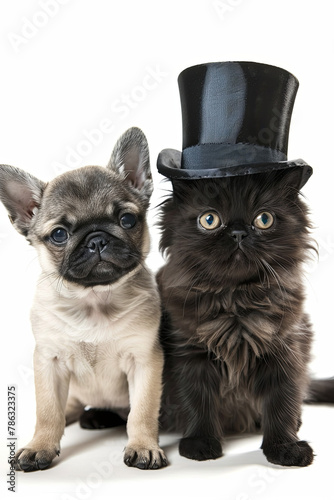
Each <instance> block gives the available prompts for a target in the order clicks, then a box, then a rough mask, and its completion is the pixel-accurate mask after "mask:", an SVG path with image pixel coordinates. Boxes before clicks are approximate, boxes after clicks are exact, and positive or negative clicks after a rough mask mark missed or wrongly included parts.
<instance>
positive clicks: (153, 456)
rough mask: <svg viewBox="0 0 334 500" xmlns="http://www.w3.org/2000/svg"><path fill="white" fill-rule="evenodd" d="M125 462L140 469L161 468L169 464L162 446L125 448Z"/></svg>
mask: <svg viewBox="0 0 334 500" xmlns="http://www.w3.org/2000/svg"><path fill="white" fill-rule="evenodd" d="M124 463H125V464H126V465H127V466H129V467H137V468H138V469H161V468H162V467H166V466H167V465H168V461H167V458H166V455H165V454H164V452H163V451H162V449H161V448H154V449H147V448H141V447H139V446H138V447H137V446H127V447H126V448H125V451H124Z"/></svg>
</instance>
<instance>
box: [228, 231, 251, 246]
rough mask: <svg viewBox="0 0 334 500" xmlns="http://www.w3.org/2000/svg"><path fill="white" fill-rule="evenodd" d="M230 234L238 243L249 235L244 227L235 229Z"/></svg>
mask: <svg viewBox="0 0 334 500" xmlns="http://www.w3.org/2000/svg"><path fill="white" fill-rule="evenodd" d="M230 234H231V236H232V238H233V239H234V240H235V241H236V242H237V243H241V242H242V240H243V239H244V238H246V236H248V233H247V231H245V230H244V229H234V230H233V231H231V233H230Z"/></svg>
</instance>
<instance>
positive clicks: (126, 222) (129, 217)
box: [119, 213, 137, 229]
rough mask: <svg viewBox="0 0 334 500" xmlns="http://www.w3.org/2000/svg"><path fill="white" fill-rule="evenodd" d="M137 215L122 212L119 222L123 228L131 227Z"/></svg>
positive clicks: (134, 223)
mask: <svg viewBox="0 0 334 500" xmlns="http://www.w3.org/2000/svg"><path fill="white" fill-rule="evenodd" d="M136 222H137V217H136V216H135V215H134V214H130V213H126V214H123V215H122V217H121V218H120V220H119V223H120V225H121V227H122V228H123V229H131V228H132V227H134V226H135V225H136Z"/></svg>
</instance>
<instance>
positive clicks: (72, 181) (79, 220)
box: [28, 167, 149, 287]
mask: <svg viewBox="0 0 334 500" xmlns="http://www.w3.org/2000/svg"><path fill="white" fill-rule="evenodd" d="M146 208H147V206H145V204H144V203H140V199H139V198H138V196H136V195H135V193H134V192H133V190H131V189H130V188H129V184H128V182H127V180H126V179H124V177H123V176H121V175H119V174H118V173H117V172H113V171H110V170H107V169H104V168H101V167H84V168H81V169H79V170H76V171H72V172H69V173H67V174H65V175H62V176H60V177H58V178H56V179H55V180H54V181H52V182H51V183H50V184H49V185H48V186H47V187H46V189H45V191H44V196H43V198H42V203H41V206H40V208H39V210H38V212H37V214H36V216H35V220H34V224H33V225H32V227H31V230H30V231H29V234H28V239H29V240H30V241H31V243H32V244H33V245H34V246H35V247H36V249H37V250H38V252H39V255H40V261H41V264H42V267H43V268H44V270H45V271H46V272H49V273H56V274H58V275H59V276H61V277H62V278H64V279H66V280H67V281H70V282H74V283H77V284H79V285H82V286H84V287H88V286H95V285H107V284H111V283H114V282H115V281H117V280H118V279H119V278H121V277H122V276H124V275H125V274H127V273H128V272H130V271H132V270H133V269H134V268H136V267H137V266H138V265H139V264H140V263H141V262H142V261H143V258H144V257H145V255H146V253H147V251H148V245H149V242H148V232H147V227H146V223H145V212H146Z"/></svg>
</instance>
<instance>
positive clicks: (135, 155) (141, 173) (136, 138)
mask: <svg viewBox="0 0 334 500" xmlns="http://www.w3.org/2000/svg"><path fill="white" fill-rule="evenodd" d="M108 168H111V169H114V170H117V171H118V172H121V173H122V174H124V176H125V178H126V180H127V181H128V182H129V184H130V185H131V186H133V187H135V188H136V189H137V190H139V191H140V192H141V194H143V195H144V196H145V197H147V198H149V197H150V196H151V194H152V191H153V181H152V174H151V169H150V155H149V149H148V143H147V139H146V137H145V135H144V133H143V132H142V131H141V130H140V129H139V128H137V127H132V128H130V129H128V130H127V131H126V132H124V134H123V135H122V136H121V137H120V138H119V139H118V141H117V143H116V145H115V147H114V150H113V152H112V154H111V158H110V161H109V163H108Z"/></svg>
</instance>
